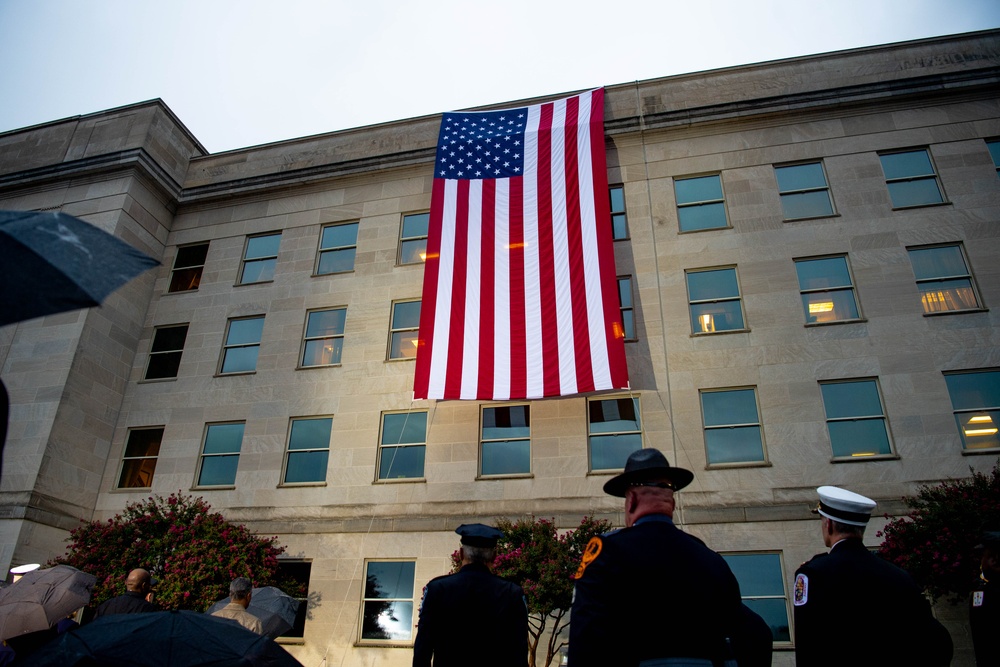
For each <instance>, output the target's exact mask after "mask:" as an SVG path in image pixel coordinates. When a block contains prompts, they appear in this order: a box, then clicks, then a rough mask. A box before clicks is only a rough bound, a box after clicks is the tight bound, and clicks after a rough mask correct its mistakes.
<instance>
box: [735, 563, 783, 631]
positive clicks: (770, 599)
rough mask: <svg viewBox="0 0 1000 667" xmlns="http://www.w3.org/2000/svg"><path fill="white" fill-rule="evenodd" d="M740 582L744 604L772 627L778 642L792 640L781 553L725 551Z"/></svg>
mask: <svg viewBox="0 0 1000 667" xmlns="http://www.w3.org/2000/svg"><path fill="white" fill-rule="evenodd" d="M722 557H723V558H725V559H726V563H728V564H729V569H730V570H732V571H733V575H735V576H736V581H738V582H739V584H740V593H741V594H742V596H743V604H745V605H746V606H748V607H750V609H751V610H752V611H754V612H756V613H757V614H759V615H760V617H761V618H763V619H764V620H765V621H766V622H767V624H768V625H769V626H771V635H772V636H773V637H774V641H776V642H790V641H791V640H792V634H791V632H790V631H789V629H788V597H787V595H786V594H785V578H784V576H783V575H782V568H781V555H780V554H775V553H759V554H722Z"/></svg>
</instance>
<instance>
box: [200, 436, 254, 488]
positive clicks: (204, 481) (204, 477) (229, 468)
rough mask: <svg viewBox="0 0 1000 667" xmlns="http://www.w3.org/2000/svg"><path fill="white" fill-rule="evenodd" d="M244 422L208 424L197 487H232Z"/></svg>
mask: <svg viewBox="0 0 1000 667" xmlns="http://www.w3.org/2000/svg"><path fill="white" fill-rule="evenodd" d="M243 426H244V422H233V423H231V424H208V425H207V426H206V427H205V441H204V442H203V443H202V447H201V465H200V466H199V467H198V486H232V485H233V484H235V483H236V465H237V464H238V463H239V462H240V447H242V445H243Z"/></svg>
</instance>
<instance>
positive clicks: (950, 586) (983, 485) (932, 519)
mask: <svg viewBox="0 0 1000 667" xmlns="http://www.w3.org/2000/svg"><path fill="white" fill-rule="evenodd" d="M970 471H971V469H970ZM971 472H972V477H969V478H967V479H958V480H949V481H947V482H942V483H941V484H938V485H937V486H923V487H921V488H920V489H919V491H918V492H917V495H916V496H909V497H906V498H904V499H903V501H904V502H905V503H906V506H907V507H909V508H910V510H911V511H910V513H909V514H908V515H907V516H905V517H899V518H896V519H893V520H891V521H890V522H889V523H888V524H886V526H885V528H884V529H883V530H881V531H879V532H878V534H877V535H878V536H879V537H882V538H884V539H883V542H882V545H881V547H880V549H879V553H880V554H881V555H882V556H883V557H884V558H886V559H887V560H889V561H891V562H893V563H895V564H896V565H898V566H899V567H901V568H903V569H904V570H906V571H907V572H909V573H910V574H911V575H913V577H914V578H915V579H916V580H917V581H918V582H919V583H920V585H922V586H923V587H924V588H925V590H926V591H927V592H928V593H929V594H930V596H931V598H932V599H934V600H936V599H938V598H948V599H950V600H951V602H953V603H957V602H959V601H964V600H965V599H967V598H968V595H969V592H970V591H971V590H972V589H973V587H974V586H975V585H976V581H977V579H978V577H979V557H978V556H977V554H976V553H975V546H976V545H977V544H979V543H980V542H981V537H982V531H983V528H984V527H985V526H1000V460H998V461H997V463H996V464H995V465H994V466H993V470H992V472H990V473H989V474H984V473H979V472H975V471H971Z"/></svg>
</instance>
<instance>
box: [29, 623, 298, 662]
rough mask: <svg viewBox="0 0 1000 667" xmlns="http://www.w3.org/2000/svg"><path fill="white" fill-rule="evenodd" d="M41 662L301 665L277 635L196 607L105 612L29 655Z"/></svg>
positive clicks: (30, 659)
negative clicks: (276, 640) (274, 637)
mask: <svg viewBox="0 0 1000 667" xmlns="http://www.w3.org/2000/svg"><path fill="white" fill-rule="evenodd" d="M26 664H29V665H38V666H39V667H45V666H51V667H73V665H80V666H83V665H105V666H106V667H118V666H121V667H132V666H138V667H159V666H160V665H162V666H163V667H196V666H199V665H204V666H208V665H211V667H247V666H249V665H260V666H262V667H272V666H273V667H301V663H300V662H299V661H298V660H296V659H295V658H293V657H292V656H291V655H289V654H288V652H287V651H285V649H283V648H281V647H280V646H278V645H277V644H275V643H274V640H272V639H269V638H268V637H263V636H261V635H258V634H256V633H253V632H250V631H249V630H247V629H246V628H244V627H242V626H240V625H239V624H238V623H234V622H232V621H229V620H226V619H223V618H216V617H214V616H209V615H207V614H199V613H197V612H194V611H157V612H151V613H146V614H114V615H110V616H102V617H100V618H98V619H96V620H95V621H93V622H92V623H88V624H87V625H84V626H83V627H81V628H77V629H76V630H72V631H70V632H66V633H63V634H62V635H60V636H59V638H58V639H56V640H55V641H52V642H50V643H49V644H47V645H45V646H43V647H42V648H41V649H39V650H38V651H37V652H36V653H34V654H32V655H31V656H30V658H29V659H28V661H27V663H26Z"/></svg>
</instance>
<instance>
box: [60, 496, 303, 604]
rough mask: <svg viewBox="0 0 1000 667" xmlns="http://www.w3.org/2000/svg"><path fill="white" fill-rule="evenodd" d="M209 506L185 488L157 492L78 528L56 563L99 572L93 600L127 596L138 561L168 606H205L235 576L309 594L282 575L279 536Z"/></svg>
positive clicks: (219, 595) (222, 593) (159, 599)
mask: <svg viewBox="0 0 1000 667" xmlns="http://www.w3.org/2000/svg"><path fill="white" fill-rule="evenodd" d="M210 509H211V507H210V506H209V504H208V503H206V502H205V500H204V499H202V498H194V497H192V496H183V495H180V493H179V492H178V493H177V494H171V495H170V496H169V497H168V498H166V499H164V498H163V497H161V496H150V497H149V498H148V499H147V500H145V501H142V502H136V503H130V504H129V505H128V506H126V508H125V511H124V512H122V513H121V514H116V515H115V516H114V518H112V519H108V520H107V521H105V522H100V521H92V522H90V523H85V524H83V525H81V526H80V527H79V528H76V529H74V530H73V531H72V532H71V533H70V539H69V541H70V544H69V547H68V549H67V551H66V555H64V556H62V557H61V558H56V559H55V560H54V563H65V564H67V565H72V566H73V567H75V568H77V569H80V570H83V571H84V572H89V573H90V574H93V575H94V576H96V577H97V583H96V585H95V586H94V594H93V597H92V598H91V604H93V605H96V604H100V603H101V602H103V601H105V600H107V599H109V598H112V597H114V596H116V595H120V594H121V593H122V592H123V591H124V582H125V577H126V576H127V575H128V573H129V572H130V571H131V570H132V569H135V568H138V567H141V568H145V569H147V570H149V571H150V573H151V574H152V575H153V576H154V577H155V578H156V579H157V580H158V582H157V585H156V602H157V604H159V605H160V606H161V607H163V608H164V609H193V610H196V611H204V610H205V609H207V608H208V607H209V606H211V605H212V604H213V603H214V602H216V601H218V600H220V599H222V598H224V597H226V596H227V595H229V584H230V582H231V581H232V580H233V579H235V578H236V577H246V578H248V579H250V580H251V581H252V582H253V584H254V586H272V585H276V586H279V587H280V588H281V589H282V590H284V591H285V592H286V593H288V594H289V595H301V594H302V591H300V590H299V588H300V587H299V585H298V584H296V583H295V582H293V581H291V580H289V581H280V582H279V581H276V579H277V573H278V556H279V555H280V554H281V553H283V552H284V550H285V548H284V547H282V546H279V545H278V543H277V539H278V538H276V537H271V538H265V537H258V536H257V535H254V534H253V533H251V532H250V530H249V529H248V528H247V527H246V526H243V525H240V524H233V523H230V522H229V521H226V519H225V518H224V517H223V516H222V515H221V514H219V513H218V512H210V511H209V510H210Z"/></svg>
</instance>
